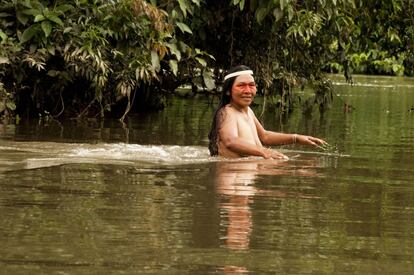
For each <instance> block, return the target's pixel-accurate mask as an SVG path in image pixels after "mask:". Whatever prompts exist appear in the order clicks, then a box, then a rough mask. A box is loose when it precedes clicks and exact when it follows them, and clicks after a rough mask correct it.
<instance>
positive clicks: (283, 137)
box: [254, 116, 326, 146]
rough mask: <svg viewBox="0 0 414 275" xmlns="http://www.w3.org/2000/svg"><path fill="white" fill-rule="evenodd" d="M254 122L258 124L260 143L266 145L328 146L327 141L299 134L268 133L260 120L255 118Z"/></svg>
mask: <svg viewBox="0 0 414 275" xmlns="http://www.w3.org/2000/svg"><path fill="white" fill-rule="evenodd" d="M254 122H255V124H256V129H257V133H258V135H259V138H260V141H261V142H262V143H263V144H264V145H268V146H270V145H282V144H292V143H299V144H303V145H313V146H317V145H323V144H326V141H324V140H322V139H319V138H315V137H312V136H305V135H298V134H284V133H277V132H273V131H267V130H265V129H264V128H263V126H262V124H260V122H259V120H258V119H257V118H256V116H254Z"/></svg>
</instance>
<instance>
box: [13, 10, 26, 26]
mask: <svg viewBox="0 0 414 275" xmlns="http://www.w3.org/2000/svg"><path fill="white" fill-rule="evenodd" d="M16 17H17V20H19V22H20V23H22V24H23V25H26V23H27V21H29V17H28V16H27V15H26V14H24V13H22V12H20V11H17V12H16Z"/></svg>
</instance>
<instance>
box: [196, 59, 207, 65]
mask: <svg viewBox="0 0 414 275" xmlns="http://www.w3.org/2000/svg"><path fill="white" fill-rule="evenodd" d="M195 59H196V60H197V61H198V63H200V64H201V66H203V67H207V62H206V61H205V60H204V59H202V58H200V57H196V58H195Z"/></svg>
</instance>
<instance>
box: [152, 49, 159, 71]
mask: <svg viewBox="0 0 414 275" xmlns="http://www.w3.org/2000/svg"><path fill="white" fill-rule="evenodd" d="M151 64H152V68H153V69H154V71H156V72H158V71H159V70H160V57H159V56H158V53H157V52H156V51H151Z"/></svg>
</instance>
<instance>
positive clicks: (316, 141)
mask: <svg viewBox="0 0 414 275" xmlns="http://www.w3.org/2000/svg"><path fill="white" fill-rule="evenodd" d="M296 142H297V143H299V144H303V145H312V146H324V145H326V144H328V143H327V142H326V141H324V140H323V139H320V138H316V137H312V136H304V135H297V136H296Z"/></svg>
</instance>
